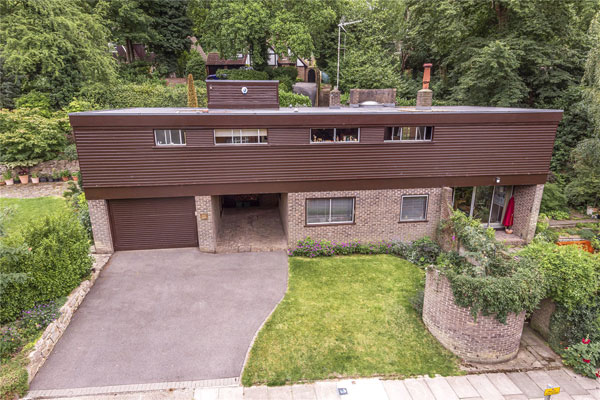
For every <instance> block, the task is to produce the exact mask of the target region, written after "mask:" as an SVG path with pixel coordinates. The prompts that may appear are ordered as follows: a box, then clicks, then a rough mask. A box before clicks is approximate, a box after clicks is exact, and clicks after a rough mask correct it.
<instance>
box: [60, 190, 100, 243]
mask: <svg viewBox="0 0 600 400" xmlns="http://www.w3.org/2000/svg"><path fill="white" fill-rule="evenodd" d="M68 185H69V186H68V187H67V190H65V192H64V193H63V196H64V197H65V198H66V199H67V200H68V201H69V205H70V206H71V209H72V210H73V212H74V213H75V215H76V216H77V219H79V222H80V223H81V225H82V226H83V228H84V229H85V231H86V233H87V235H88V237H89V238H90V240H93V239H94V237H93V234H92V222H91V220H90V210H89V207H88V203H87V200H86V198H85V193H84V192H83V190H81V181H79V182H74V181H69V184H68Z"/></svg>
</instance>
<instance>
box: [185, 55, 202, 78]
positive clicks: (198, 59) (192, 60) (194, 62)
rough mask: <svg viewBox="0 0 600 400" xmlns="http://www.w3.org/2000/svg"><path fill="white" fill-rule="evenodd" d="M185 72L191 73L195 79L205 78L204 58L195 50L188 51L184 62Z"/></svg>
mask: <svg viewBox="0 0 600 400" xmlns="http://www.w3.org/2000/svg"><path fill="white" fill-rule="evenodd" d="M185 74H186V75H188V74H192V76H193V77H194V79H195V80H196V81H203V80H205V79H206V64H205V62H204V59H203V58H202V56H201V55H200V53H198V52H197V51H192V52H190V57H189V58H188V60H187V63H186V64H185Z"/></svg>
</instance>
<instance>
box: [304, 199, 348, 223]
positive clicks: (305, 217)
mask: <svg viewBox="0 0 600 400" xmlns="http://www.w3.org/2000/svg"><path fill="white" fill-rule="evenodd" d="M336 199H352V220H350V221H336V222H331V208H332V207H331V205H332V201H333V200H336ZM310 200H329V221H327V222H308V203H309V202H310ZM355 209H356V197H327V198H322V197H317V198H311V199H306V203H305V210H304V214H305V216H304V221H305V223H306V225H343V224H346V225H347V224H353V223H354V219H355V216H354V212H355Z"/></svg>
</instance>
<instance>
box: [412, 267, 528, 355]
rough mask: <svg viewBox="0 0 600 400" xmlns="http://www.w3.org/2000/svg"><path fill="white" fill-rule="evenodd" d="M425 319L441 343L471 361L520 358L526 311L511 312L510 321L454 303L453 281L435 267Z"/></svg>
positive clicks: (429, 275) (428, 284)
mask: <svg viewBox="0 0 600 400" xmlns="http://www.w3.org/2000/svg"><path fill="white" fill-rule="evenodd" d="M423 322H425V325H426V326H427V329H429V331H430V332H431V333H432V334H433V336H435V337H436V338H437V340H439V341H440V343H441V344H442V345H443V346H444V347H446V348H447V349H449V350H450V351H452V352H453V353H454V354H456V355H458V356H459V357H461V358H463V359H465V360H466V361H470V362H482V363H497V362H503V361H507V360H510V359H512V358H514V357H516V355H517V352H518V351H519V343H520V341H521V333H522V332H523V323H524V322H525V311H523V312H522V313H520V314H518V315H516V314H509V315H508V317H507V320H506V324H502V323H500V322H498V321H497V320H496V318H495V316H493V315H492V316H483V315H481V314H479V315H478V316H477V322H475V320H474V319H473V317H472V316H471V312H470V310H469V309H468V308H463V307H459V306H457V305H456V304H455V303H454V295H453V294H452V289H451V287H450V282H448V279H446V277H444V276H442V275H439V273H438V272H437V271H435V270H433V269H429V270H428V271H427V279H426V282H425V299H424V304H423Z"/></svg>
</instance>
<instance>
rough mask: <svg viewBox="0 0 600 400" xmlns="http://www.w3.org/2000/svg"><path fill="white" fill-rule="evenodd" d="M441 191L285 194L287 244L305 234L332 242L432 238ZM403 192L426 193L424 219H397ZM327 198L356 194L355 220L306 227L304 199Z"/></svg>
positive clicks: (438, 189)
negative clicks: (425, 216)
mask: <svg viewBox="0 0 600 400" xmlns="http://www.w3.org/2000/svg"><path fill="white" fill-rule="evenodd" d="M442 191H443V189H442V188H419V189H389V190H357V191H335V192H302V193H288V207H287V208H288V244H289V245H290V246H294V245H295V244H296V243H297V242H298V240H301V239H304V238H306V237H307V236H309V237H311V238H312V239H315V240H335V241H348V240H362V241H377V240H402V241H412V240H416V239H420V238H422V237H424V236H430V237H432V238H433V237H435V234H436V230H437V226H438V223H439V221H440V214H441V197H442ZM445 193H446V196H447V195H448V193H447V191H446V192H445ZM406 194H428V195H429V202H428V207H427V221H424V222H399V221H400V204H401V202H402V195H406ZM450 196H451V194H450ZM327 197H355V198H356V202H355V207H354V213H355V215H354V223H353V224H339V225H312V226H306V224H305V217H306V215H305V204H306V199H310V198H327Z"/></svg>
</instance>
